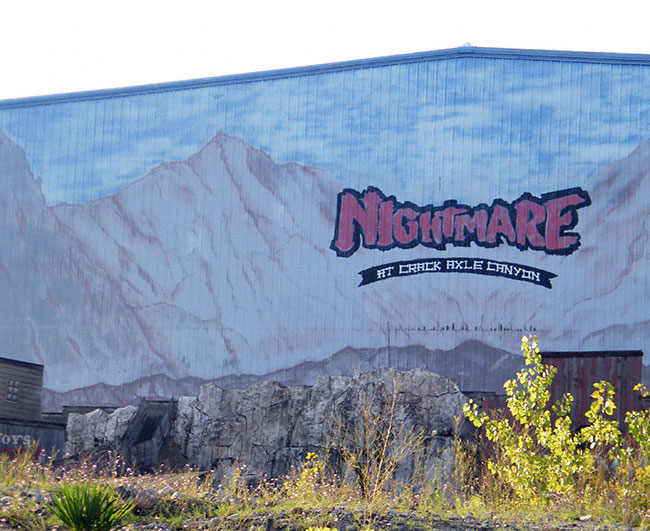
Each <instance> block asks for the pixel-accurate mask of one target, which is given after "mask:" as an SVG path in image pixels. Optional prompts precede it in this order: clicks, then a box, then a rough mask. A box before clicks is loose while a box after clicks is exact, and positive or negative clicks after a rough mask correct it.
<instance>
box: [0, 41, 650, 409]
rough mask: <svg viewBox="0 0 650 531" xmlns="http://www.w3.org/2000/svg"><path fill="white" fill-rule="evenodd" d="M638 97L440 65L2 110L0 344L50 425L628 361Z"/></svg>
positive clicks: (595, 70) (531, 74) (641, 185)
mask: <svg viewBox="0 0 650 531" xmlns="http://www.w3.org/2000/svg"><path fill="white" fill-rule="evenodd" d="M648 87H650V57H648V56H633V55H608V54H581V53H568V52H535V51H521V50H493V49H480V48H462V49H458V50H447V51H441V52H430V53H422V54H414V55H409V56H401V57H392V58H381V59H373V60H367V61H357V62H352V63H343V64H336V65H322V66H318V67H308V68H300V69H293V70H287V71H279V72H269V73H261V74H251V75H244V76H231V77H226V78H217V79H207V80H198V81H189V82H184V83H174V84H168V85H158V86H150V87H139V88H133V89H123V90H113V91H105V92H101V91H100V92H93V93H82V94H72V95H63V96H53V97H44V98H33V99H27V100H15V101H5V102H0V209H1V210H2V213H3V215H2V216H1V217H0V238H1V239H2V241H3V243H4V249H5V251H4V252H3V254H2V255H0V261H1V264H0V273H1V274H0V290H1V291H2V293H3V297H2V298H1V300H0V327H1V328H2V330H3V343H4V344H5V346H6V347H7V348H8V349H9V351H11V352H12V353H15V356H16V357H18V358H19V359H22V360H24V361H30V362H38V363H41V364H43V365H44V366H45V383H44V385H45V394H44V396H45V402H46V405H47V406H46V407H48V408H49V407H51V406H56V405H61V403H63V402H70V403H75V402H77V403H79V402H83V403H87V402H91V403H119V402H123V401H127V400H132V399H135V397H137V396H142V395H144V396H173V395H176V396H178V395H180V394H187V393H193V392H196V388H197V386H198V385H199V384H200V383H201V382H203V381H206V380H211V379H218V380H219V381H220V382H221V383H222V384H223V385H231V386H234V385H245V384H247V383H251V382H253V381H255V380H256V379H259V378H266V377H272V378H275V379H278V380H280V381H285V382H288V383H289V382H290V383H296V382H304V383H313V381H314V380H315V378H316V376H317V375H318V374H323V373H336V372H340V373H344V372H348V373H349V372H351V371H354V370H355V369H356V368H371V367H380V366H385V365H391V366H394V367H398V368H410V367H413V366H421V367H426V368H429V369H432V370H435V371H436V372H440V373H442V374H446V375H449V376H452V377H454V378H457V379H458V380H459V381H461V382H463V387H464V388H465V389H471V390H477V391H480V390H484V391H485V390H487V391H490V390H493V391H495V390H499V387H500V383H499V382H502V381H503V380H504V379H505V378H506V377H509V375H510V374H511V373H512V371H513V369H514V368H516V367H517V366H518V365H519V364H520V362H521V358H520V357H518V355H517V352H518V345H519V341H520V339H521V336H522V335H524V334H530V333H535V334H537V335H538V336H539V337H540V344H541V346H542V349H544V350H570V351H581V350H640V351H644V352H647V351H648V345H649V344H650V335H649V334H650V332H649V330H650V326H649V312H648V305H647V302H646V301H647V300H649V299H650V297H649V296H650V286H649V282H648V273H647V271H648V267H647V266H648V245H647V240H648V219H649V215H648V214H649V212H648V210H649V207H648V205H649V204H650V201H648V199H649V195H650V190H649V186H650V183H649V179H648V173H649V170H648V168H650V140H649V139H650V91H649V90H648ZM12 355H13V354H12ZM634 383H636V382H631V385H633V384H634Z"/></svg>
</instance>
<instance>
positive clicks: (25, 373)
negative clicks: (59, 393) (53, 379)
mask: <svg viewBox="0 0 650 531" xmlns="http://www.w3.org/2000/svg"><path fill="white" fill-rule="evenodd" d="M42 391H43V365H39V364H37V363H28V362H26V361H18V360H13V359H9V358H0V418H3V419H20V420H40V419H41V412H42V405H41V404H42Z"/></svg>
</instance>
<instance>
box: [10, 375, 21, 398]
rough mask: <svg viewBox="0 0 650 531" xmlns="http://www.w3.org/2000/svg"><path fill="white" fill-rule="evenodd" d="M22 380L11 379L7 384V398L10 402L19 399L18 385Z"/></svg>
mask: <svg viewBox="0 0 650 531" xmlns="http://www.w3.org/2000/svg"><path fill="white" fill-rule="evenodd" d="M19 384H20V382H19V381H18V380H9V385H8V386H7V400H9V401H10V402H17V401H18V386H19Z"/></svg>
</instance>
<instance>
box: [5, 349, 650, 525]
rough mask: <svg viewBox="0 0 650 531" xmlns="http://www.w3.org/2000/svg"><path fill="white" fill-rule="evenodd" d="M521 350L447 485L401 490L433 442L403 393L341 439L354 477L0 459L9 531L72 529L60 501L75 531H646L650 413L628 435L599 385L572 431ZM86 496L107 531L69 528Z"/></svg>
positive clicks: (567, 403) (532, 358) (564, 407)
mask: <svg viewBox="0 0 650 531" xmlns="http://www.w3.org/2000/svg"><path fill="white" fill-rule="evenodd" d="M522 350H523V351H524V357H525V360H526V368H525V369H524V370H522V371H521V372H520V373H518V374H517V377H516V378H515V379H513V380H511V381H509V382H506V384H505V388H506V392H507V395H508V399H507V405H508V409H507V411H505V412H498V411H497V412H491V413H489V414H488V413H486V412H481V411H480V410H479V409H478V408H477V407H476V406H475V405H474V404H472V403H471V401H470V403H468V404H467V405H466V407H465V416H466V417H467V419H468V420H469V421H471V422H472V423H473V424H474V425H475V426H476V427H477V428H478V430H477V436H476V438H475V439H472V440H467V439H465V440H463V439H461V438H460V437H459V436H456V437H455V438H454V450H455V452H454V454H455V457H454V459H455V467H454V472H453V475H452V477H451V478H448V480H447V481H446V482H445V483H441V482H436V481H431V480H430V479H426V478H430V477H431V474H430V473H428V472H430V471H424V470H419V471H417V472H416V473H415V475H414V476H413V477H411V478H410V480H408V481H401V482H398V481H395V480H394V479H393V475H394V472H395V470H396V467H397V466H398V465H399V462H400V459H403V458H404V457H405V456H414V455H415V456H416V457H417V453H418V452H420V451H421V449H422V444H423V441H424V435H423V434H421V433H418V432H415V431H411V430H407V431H404V430H401V429H399V428H398V427H397V424H396V423H394V413H395V406H396V402H395V396H397V393H394V394H393V395H392V397H393V400H392V402H391V401H390V400H389V401H388V404H389V407H388V409H387V410H386V411H384V412H383V413H382V415H381V417H382V419H377V417H376V416H375V417H373V415H371V414H370V411H371V410H370V403H368V408H367V410H366V411H365V413H367V414H363V415H361V418H362V419H363V420H362V426H361V429H359V430H357V431H354V430H352V429H348V427H345V426H340V425H339V426H338V428H339V429H338V431H336V430H335V434H337V433H338V436H339V437H338V438H337V440H336V441H334V442H335V443H336V446H337V448H338V450H339V455H341V456H343V459H344V461H345V464H347V468H348V471H349V473H348V474H347V475H346V476H345V477H340V476H338V475H336V474H335V473H333V472H331V471H330V470H328V468H327V465H326V462H327V461H328V459H326V456H321V457H319V456H318V455H316V454H315V453H311V452H310V453H308V454H307V455H306V456H305V459H304V462H303V464H302V466H301V467H300V469H298V470H294V471H293V472H292V473H291V474H289V475H288V476H286V477H283V478H278V479H271V478H261V480H258V481H256V482H255V483H254V484H251V483H250V482H249V481H248V479H249V478H248V477H247V473H246V466H245V465H244V464H242V465H241V466H239V467H238V468H236V469H235V470H234V473H233V474H232V476H230V477H229V478H227V479H226V480H224V481H223V483H222V484H215V483H214V481H213V477H212V475H211V474H210V473H206V472H200V471H197V470H193V469H192V468H190V467H186V468H185V469H183V470H180V471H174V472H166V471H165V470H164V467H161V469H160V470H158V471H157V472H156V473H152V474H139V473H137V472H136V471H134V470H132V469H131V468H130V467H129V466H128V464H127V463H125V462H124V461H123V460H122V459H121V457H120V456H119V455H117V454H110V452H109V455H108V459H106V458H105V456H104V458H103V459H102V465H101V466H98V465H97V464H96V463H95V462H93V460H92V459H90V458H89V459H88V460H86V461H83V462H81V463H79V462H77V463H74V464H73V463H70V464H69V465H63V466H54V465H53V463H52V462H51V461H49V460H47V459H46V458H45V457H44V456H42V455H41V456H39V455H36V453H35V451H34V450H33V449H32V450H27V451H25V452H22V453H20V454H18V455H16V456H13V457H11V456H7V455H3V454H0V530H1V529H34V530H44V529H64V528H65V526H63V524H62V523H61V519H60V515H61V514H62V509H61V506H62V503H61V501H62V500H63V501H64V502H65V503H64V504H63V506H64V507H63V509H65V510H64V511H63V512H64V513H65V512H66V511H69V512H71V513H72V517H71V518H70V520H69V522H72V523H69V525H70V527H72V528H75V529H97V531H100V530H104V529H105V530H108V529H110V528H114V527H117V526H118V525H125V526H126V527H127V528H131V529H158V530H161V531H162V530H165V531H166V530H172V529H178V530H186V529H217V530H224V531H225V530H259V531H282V530H286V531H306V530H309V531H331V530H335V529H336V530H339V531H341V530H346V531H353V530H355V531H356V530H362V531H370V530H374V531H380V530H385V529H392V530H419V529H422V530H434V529H441V530H444V529H449V530H451V529H457V530H470V529H497V528H501V527H508V528H518V529H575V528H582V529H610V528H611V529H614V528H615V529H621V528H637V527H638V528H643V529H650V411H641V412H631V413H629V414H628V415H627V418H626V427H620V426H618V425H617V423H616V422H614V421H613V420H611V417H612V413H613V410H614V409H615V408H616V405H615V400H614V399H615V397H614V394H613V389H612V387H611V385H609V384H608V383H607V382H599V383H597V384H596V385H595V386H594V392H593V394H592V398H593V403H592V407H591V409H590V411H589V412H588V413H587V420H588V423H589V425H588V427H587V428H584V429H583V430H581V431H579V432H574V431H572V430H571V423H570V419H569V414H570V410H571V403H572V397H570V396H568V395H567V396H565V397H564V398H563V400H561V401H560V402H558V403H557V404H553V405H551V404H549V403H548V402H549V396H550V394H549V387H550V384H551V382H552V379H553V375H554V370H553V368H552V367H548V366H546V365H543V364H542V363H541V358H540V356H539V349H538V347H537V340H536V338H524V339H523V341H522ZM637 389H638V390H639V391H640V392H641V393H644V394H645V393H647V391H646V390H645V388H643V387H642V386H640V385H639V386H637ZM389 398H390V397H389ZM379 420H383V422H379ZM459 422H460V420H459ZM622 428H625V434H624V433H623V431H622ZM456 431H460V430H456ZM356 435H359V436H360V437H357V436H356ZM344 436H345V437H344ZM88 493H90V494H93V495H96V498H97V500H99V501H98V503H97V506H98V507H99V506H101V507H102V508H101V509H93V510H94V511H95V512H99V513H102V514H100V516H101V517H102V518H101V519H102V521H103V522H108V523H105V524H103V525H104V527H101V526H99V525H98V526H95V527H92V526H91V525H90V524H88V523H82V524H76V525H75V524H74V522H75V518H74V517H75V516H79V515H78V514H76V515H75V511H77V510H78V509H80V506H81V505H83V504H85V505H89V502H88V501H87V499H88V498H87V497H86V498H83V499H84V500H86V501H84V502H83V503H81V502H77V501H75V496H77V497H78V498H79V497H80V496H81V494H83V495H84V496H86V495H87V494H88ZM79 499H81V498H79ZM77 512H78V511H77ZM107 513H110V514H107ZM57 514H58V515H59V516H57ZM85 516H87V515H85ZM113 516H114V517H115V518H113ZM118 516H119V518H118ZM82 520H83V518H81V519H77V520H76V521H82Z"/></svg>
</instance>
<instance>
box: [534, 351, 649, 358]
mask: <svg viewBox="0 0 650 531" xmlns="http://www.w3.org/2000/svg"><path fill="white" fill-rule="evenodd" d="M540 355H541V356H542V359H543V358H613V357H623V356H638V357H642V356H643V351H642V350H585V351H582V352H581V351H562V352H559V351H546V352H540Z"/></svg>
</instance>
